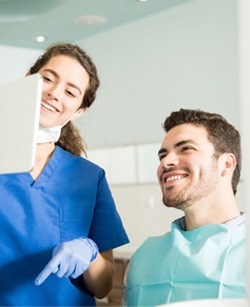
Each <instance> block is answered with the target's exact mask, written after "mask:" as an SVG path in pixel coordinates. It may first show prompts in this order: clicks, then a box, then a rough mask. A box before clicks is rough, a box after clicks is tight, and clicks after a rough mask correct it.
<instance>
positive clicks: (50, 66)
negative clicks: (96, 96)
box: [39, 55, 89, 128]
mask: <svg viewBox="0 0 250 307" xmlns="http://www.w3.org/2000/svg"><path fill="white" fill-rule="evenodd" d="M39 73H40V74H41V76H42V77H43V93H42V104H41V113H40V126H41V127H44V128H48V127H55V126H58V125H64V124H65V123H66V122H67V121H68V120H70V119H71V118H72V116H73V115H74V114H75V113H76V111H77V110H78V109H79V107H80V106H81V104H82V100H83V96H84V94H85V92H86V89H87V88H88V85H89V75H88V73H87V72H86V70H85V69H84V68H83V66H82V65H81V64H80V63H79V62H78V61H77V60H75V59H73V58H71V57H69V56H65V55H57V56H54V57H52V58H51V59H50V60H49V61H48V63H47V64H45V65H44V66H43V67H42V68H41V69H40V70H39ZM84 111H85V109H80V110H78V111H77V115H78V116H80V115H81V114H83V113H84Z"/></svg>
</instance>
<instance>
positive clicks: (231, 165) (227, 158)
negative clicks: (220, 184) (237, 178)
mask: <svg viewBox="0 0 250 307" xmlns="http://www.w3.org/2000/svg"><path fill="white" fill-rule="evenodd" d="M221 159H222V161H221V162H222V171H221V176H223V177H224V176H228V175H230V174H233V172H234V169H235V167H236V164H237V161H236V158H235V155H234V154H232V153H225V154H223V155H222V156H221Z"/></svg>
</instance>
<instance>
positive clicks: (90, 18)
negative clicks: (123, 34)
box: [73, 15, 107, 25]
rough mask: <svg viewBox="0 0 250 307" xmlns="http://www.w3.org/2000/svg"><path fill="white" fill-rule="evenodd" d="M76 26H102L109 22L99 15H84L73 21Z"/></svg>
mask: <svg viewBox="0 0 250 307" xmlns="http://www.w3.org/2000/svg"><path fill="white" fill-rule="evenodd" d="M73 22H74V24H75V25H100V24H103V23H106V22H107V18H106V17H104V16H99V15H84V16H79V17H76V18H75V19H74V20H73Z"/></svg>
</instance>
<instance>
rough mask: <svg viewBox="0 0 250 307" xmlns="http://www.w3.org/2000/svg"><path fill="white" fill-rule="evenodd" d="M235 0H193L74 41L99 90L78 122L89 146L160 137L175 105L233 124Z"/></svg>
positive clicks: (235, 95) (236, 116)
mask: <svg viewBox="0 0 250 307" xmlns="http://www.w3.org/2000/svg"><path fill="white" fill-rule="evenodd" d="M236 4H237V3H236V0H209V1H208V0H194V1H190V2H187V3H185V4H181V5H177V6H175V7H172V8H171V9H168V10H165V11H162V12H161V13H158V14H154V15H151V16H148V17H146V18H142V19H139V20H137V21H135V22H131V23H129V24H125V25H123V26H120V27H117V28H115V29H113V30H109V31H106V32H102V33H100V34H98V35H95V36H92V37H89V38H86V39H84V40H81V41H79V43H80V44H81V45H82V46H83V47H85V48H86V49H87V50H88V51H89V53H90V54H91V55H92V56H93V58H94V60H95V61H96V63H97V66H98V69H99V71H100V77H101V83H102V85H101V89H100V91H99V95H98V98H97V100H96V102H95V103H94V105H93V106H92V107H91V108H90V110H89V112H88V113H87V114H86V116H85V117H82V118H81V119H79V122H78V123H79V126H80V127H81V128H82V131H83V135H84V137H85V139H86V142H87V145H88V147H89V148H90V149H94V148H100V147H101V148H103V147H111V146H122V145H131V144H140V143H154V142H161V139H162V137H163V131H162V128H161V124H162V122H163V121H164V119H165V117H166V116H167V115H168V114H169V113H170V112H171V111H174V110H176V109H179V108H180V107H187V108H202V109H205V110H208V111H216V112H219V113H222V114H223V115H225V117H226V118H228V120H229V121H231V122H232V123H233V124H236V125H237V126H239V104H238V102H239V101H238V47H237V46H238V35H237V7H236Z"/></svg>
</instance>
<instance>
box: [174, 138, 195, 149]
mask: <svg viewBox="0 0 250 307" xmlns="http://www.w3.org/2000/svg"><path fill="white" fill-rule="evenodd" d="M186 144H192V145H195V146H197V145H198V143H196V142H195V141H193V140H183V141H180V142H178V143H176V144H175V145H174V147H175V148H178V147H180V146H183V145H186Z"/></svg>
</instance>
